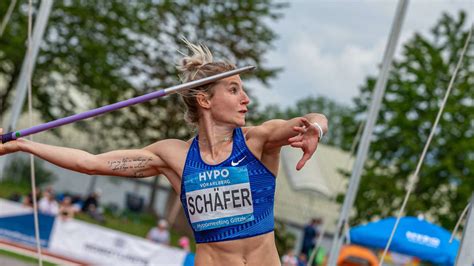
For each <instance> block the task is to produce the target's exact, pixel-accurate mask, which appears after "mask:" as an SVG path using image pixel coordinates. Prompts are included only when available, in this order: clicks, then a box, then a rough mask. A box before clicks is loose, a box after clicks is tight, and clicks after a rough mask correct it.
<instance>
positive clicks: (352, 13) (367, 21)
mask: <svg viewBox="0 0 474 266" xmlns="http://www.w3.org/2000/svg"><path fill="white" fill-rule="evenodd" d="M397 2H398V1H369V0H368V1H357V2H350V1H295V2H291V3H290V8H288V9H287V10H286V11H285V17H284V18H283V19H282V20H281V21H279V22H277V23H276V24H275V25H273V29H274V30H275V32H277V33H278V34H279V35H280V39H279V40H278V41H277V42H276V43H275V44H276V50H275V51H270V52H269V53H268V56H267V59H268V63H267V65H269V66H271V67H283V68H284V71H283V72H282V73H280V75H279V77H278V78H277V79H275V80H273V81H272V82H271V88H272V89H271V90H268V89H266V88H263V86H261V85H259V84H256V83H251V84H250V86H251V87H253V88H256V89H255V90H254V94H255V95H256V96H257V97H258V99H259V101H260V102H261V103H262V104H263V105H266V104H269V103H276V104H279V105H282V106H289V105H293V104H294V103H295V102H296V101H297V100H299V99H302V98H304V97H306V96H308V95H318V94H322V95H325V96H327V97H330V98H332V99H334V100H337V101H340V102H344V103H349V102H351V98H352V97H354V96H356V95H357V93H358V87H359V86H360V85H362V84H363V82H364V80H365V78H366V77H367V75H369V74H370V75H374V74H376V73H377V72H378V68H377V67H378V65H379V64H380V63H381V61H382V57H383V52H384V49H385V45H386V42H387V40H388V35H389V33H390V28H391V25H392V22H393V21H392V20H393V17H394V15H395V9H396V6H397ZM460 9H464V10H466V11H467V12H468V18H469V19H471V20H472V17H473V13H474V12H473V11H474V4H473V1H472V0H462V1H459V0H458V1H454V0H451V1H441V0H434V1H432V0H430V1H428V0H419V1H410V4H409V6H408V11H407V14H406V18H405V22H404V24H403V28H402V33H401V37H400V40H399V45H398V48H397V54H399V53H400V51H401V49H400V48H401V44H403V43H404V42H406V41H407V40H408V39H409V38H411V37H412V36H413V33H414V32H415V31H418V32H422V33H424V34H427V33H428V30H429V29H430V28H431V27H432V26H433V25H434V24H435V23H436V21H437V20H439V18H440V17H441V14H442V12H448V13H450V14H452V15H455V14H457V13H458V12H459V10H460Z"/></svg>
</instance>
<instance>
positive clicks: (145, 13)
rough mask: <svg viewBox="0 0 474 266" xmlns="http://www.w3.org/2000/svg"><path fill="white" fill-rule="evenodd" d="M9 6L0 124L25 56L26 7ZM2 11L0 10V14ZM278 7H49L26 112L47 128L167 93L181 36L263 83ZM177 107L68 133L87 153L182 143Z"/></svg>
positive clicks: (166, 103) (142, 111)
mask: <svg viewBox="0 0 474 266" xmlns="http://www.w3.org/2000/svg"><path fill="white" fill-rule="evenodd" d="M19 2H20V3H19V4H17V7H16V9H15V12H14V13H13V15H12V18H11V21H10V24H9V25H8V27H7V29H6V32H5V33H4V36H3V37H2V38H1V39H0V80H3V81H5V82H4V83H0V110H1V112H0V116H1V115H2V114H4V113H5V111H6V110H7V109H8V108H9V107H10V104H11V101H12V99H11V97H9V96H11V94H12V90H13V86H14V84H15V82H16V80H17V78H18V76H19V72H20V68H21V63H22V60H23V57H24V55H25V45H24V44H25V41H26V30H27V24H26V23H27V10H28V9H27V4H26V3H25V1H19ZM8 4H9V3H8V1H2V2H0V14H5V12H6V10H7V8H8ZM285 5H286V4H281V3H273V1H270V0H264V1H217V2H216V1H210V0H207V1H193V0H190V1H169V0H165V1H151V0H148V1H126V0H115V1H78V0H74V1H66V0H62V1H55V2H54V5H53V9H52V12H51V16H50V19H49V23H48V28H47V31H46V33H45V37H44V40H43V43H42V46H41V51H40V53H39V56H38V59H37V64H36V70H35V73H34V76H33V79H32V85H33V106H34V108H35V109H36V110H37V111H39V112H40V114H41V116H42V118H43V119H44V120H46V121H49V120H53V119H57V118H60V117H64V116H66V115H71V114H73V113H77V112H79V111H85V110H87V109H91V108H96V107H99V106H103V105H106V104H111V103H114V102H117V101H120V100H125V99H128V98H131V97H135V96H139V95H142V94H145V93H148V92H151V91H155V90H156V89H157V88H160V89H162V88H166V87H169V86H171V85H175V84H177V83H179V79H178V72H177V70H176V68H175V65H176V63H177V60H178V58H179V56H180V55H179V54H178V53H177V52H176V50H177V49H178V48H181V49H182V50H184V45H183V43H182V41H181V40H180V38H181V37H182V36H184V37H186V38H188V39H189V40H190V41H192V42H203V43H204V44H206V45H207V46H208V47H209V48H210V49H211V50H212V51H213V52H214V55H215V56H216V57H217V58H225V59H228V60H231V61H234V62H237V63H238V64H239V65H240V66H244V65H255V66H257V70H256V71H255V72H253V73H252V74H251V75H247V76H244V77H247V78H254V79H257V80H259V81H261V82H263V83H267V82H268V80H269V79H271V78H272V77H274V76H275V75H276V73H277V72H278V69H274V68H269V67H266V66H264V65H263V55H264V54H265V52H266V51H268V50H269V49H271V48H272V45H271V43H272V41H273V40H274V39H275V38H276V34H275V33H274V32H273V31H272V30H271V29H270V28H269V27H268V25H267V22H268V21H270V20H275V19H278V18H279V17H280V16H281V13H279V12H280V10H281V9H282V8H283V7H284V6H285ZM185 52H186V51H185ZM180 106H182V105H181V103H180V101H179V98H178V97H177V96H176V95H172V96H169V97H167V99H166V100H160V101H153V102H147V103H143V104H140V105H137V106H133V107H130V108H127V109H124V110H120V111H116V112H112V113H110V114H107V115H105V116H102V117H99V118H95V119H94V120H93V122H91V121H87V122H84V121H82V122H78V123H75V126H77V127H78V128H79V129H80V130H82V131H88V132H90V134H91V150H95V151H103V150H106V149H109V148H110V147H121V148H127V147H141V146H144V145H146V144H149V143H151V142H153V141H156V140H157V139H163V138H170V137H173V138H187V137H190V136H191V134H192V133H193V132H192V130H191V129H190V127H189V126H188V125H186V124H185V123H184V120H183V118H182V116H183V115H182V110H181V109H182V108H181V107H180ZM2 119H4V118H3V117H0V120H2ZM153 201H154V192H153V194H152V195H151V199H150V202H153Z"/></svg>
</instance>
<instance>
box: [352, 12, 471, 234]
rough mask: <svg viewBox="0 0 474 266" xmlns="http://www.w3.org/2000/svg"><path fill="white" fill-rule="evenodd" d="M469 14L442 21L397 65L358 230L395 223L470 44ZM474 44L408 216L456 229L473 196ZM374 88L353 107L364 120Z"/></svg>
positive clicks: (411, 44)
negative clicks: (379, 221) (374, 222)
mask: <svg viewBox="0 0 474 266" xmlns="http://www.w3.org/2000/svg"><path fill="white" fill-rule="evenodd" d="M466 23H467V26H468V27H469V22H468V21H467V19H466V14H465V13H463V12H460V13H459V16H457V17H452V16H450V15H447V14H444V15H443V16H442V18H441V19H440V20H439V21H438V22H437V24H436V25H435V26H434V27H433V28H432V30H431V33H430V35H428V36H423V35H421V34H415V35H414V36H413V37H412V38H411V39H410V40H409V41H408V42H407V43H406V44H405V45H404V46H403V49H402V57H401V58H400V59H398V60H396V61H395V62H394V66H393V69H392V71H391V73H390V77H389V80H388V84H387V90H386V94H385V97H384V100H383V104H382V107H381V110H380V116H379V117H378V120H377V125H376V128H375V132H374V136H373V141H372V144H371V148H370V153H369V157H368V158H369V159H368V162H367V164H366V166H365V173H364V174H363V177H362V180H361V183H360V190H359V196H358V198H357V201H356V204H355V207H356V210H357V212H356V217H355V218H356V219H355V220H354V222H360V221H363V220H367V219H371V218H375V217H377V216H382V217H386V216H390V215H396V214H397V212H398V209H399V208H400V207H401V203H402V201H403V198H404V195H405V193H406V184H407V180H408V177H409V176H410V175H411V174H412V173H413V172H414V171H415V168H416V164H417V162H418V160H419V158H420V156H421V153H422V150H423V147H424V145H425V143H426V141H427V138H428V135H429V133H430V130H431V127H432V125H433V123H434V121H435V118H436V115H437V112H438V110H439V108H440V104H441V102H442V99H443V97H444V94H445V92H446V89H447V88H448V84H449V82H450V79H451V76H452V75H453V71H454V69H455V66H456V64H457V62H458V60H459V57H460V53H461V51H462V48H463V46H464V43H465V41H466V39H467V35H468V31H467V30H466ZM473 44H474V42H473V41H472V40H471V43H470V45H469V48H468V51H467V54H466V57H465V58H464V62H463V67H462V68H461V69H460V70H459V72H458V75H457V79H456V81H455V83H454V87H453V90H452V93H451V95H450V97H449V100H448V102H447V105H446V108H445V110H444V113H443V116H442V119H441V121H440V124H439V126H438V129H437V130H436V135H435V137H434V138H433V141H432V143H431V146H430V148H429V150H428V153H427V156H426V159H425V161H424V164H423V166H422V168H421V171H420V175H419V178H420V179H419V181H418V182H417V184H416V187H415V189H414V191H413V194H412V195H411V197H410V200H409V202H408V205H407V208H406V214H407V215H416V214H420V213H423V214H425V215H427V216H429V217H433V218H434V219H435V220H437V221H438V222H440V223H441V224H442V225H443V226H446V227H447V228H453V226H454V224H455V222H456V220H457V218H458V217H459V215H460V214H461V212H462V210H463V208H464V207H465V206H466V204H467V203H468V200H469V197H470V195H471V193H472V192H473V191H474V181H473V180H472V175H473V173H474V160H473V158H474V153H473V151H474V141H473V135H474V127H473V126H474V124H473V121H474V105H473V98H474V97H473V96H474V90H473V89H472V88H473V87H474V79H473V77H474V67H473V65H474V64H473V63H474V45H473ZM374 85H375V78H373V77H371V78H368V79H367V82H366V84H365V85H364V86H363V87H362V88H361V94H360V97H358V98H357V99H356V101H355V103H356V106H357V108H356V110H355V114H359V115H360V114H364V113H365V112H366V110H367V106H368V104H369V98H370V95H371V93H372V91H373V88H374Z"/></svg>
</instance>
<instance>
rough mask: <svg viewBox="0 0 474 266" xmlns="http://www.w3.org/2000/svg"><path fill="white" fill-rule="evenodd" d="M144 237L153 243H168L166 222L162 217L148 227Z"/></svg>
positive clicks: (168, 235)
mask: <svg viewBox="0 0 474 266" xmlns="http://www.w3.org/2000/svg"><path fill="white" fill-rule="evenodd" d="M146 238H147V239H149V240H151V241H153V242H155V243H160V244H165V245H169V243H170V233H169V232H168V222H167V221H166V220H164V219H161V220H160V221H159V222H158V223H157V225H156V227H153V228H152V229H150V231H149V232H148V234H147V236H146Z"/></svg>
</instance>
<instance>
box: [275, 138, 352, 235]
mask: <svg viewBox="0 0 474 266" xmlns="http://www.w3.org/2000/svg"><path fill="white" fill-rule="evenodd" d="M302 155H303V153H302V151H301V150H300V149H295V148H291V147H283V149H282V151H281V159H280V162H281V163H280V170H279V173H278V177H277V189H276V196H275V218H276V219H278V220H280V221H283V222H288V223H292V224H294V225H300V226H303V225H304V224H306V223H307V222H308V221H309V220H310V219H311V218H316V217H319V218H322V220H323V223H324V224H325V225H324V226H325V227H326V230H327V231H328V232H334V230H335V228H336V224H337V219H338V217H339V204H338V203H336V201H335V198H336V196H337V194H338V193H339V192H343V191H344V190H345V188H346V183H347V180H346V179H344V178H343V176H342V174H341V173H340V170H348V169H349V167H351V166H352V162H353V160H352V159H350V158H349V153H348V152H344V151H341V150H339V149H337V148H334V147H330V146H327V145H323V144H320V145H319V146H318V150H317V151H316V153H315V154H314V155H313V157H312V158H311V159H310V160H309V161H308V162H307V163H306V165H305V167H303V169H301V170H300V171H296V163H297V162H298V161H299V160H300V159H301V156H302Z"/></svg>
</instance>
